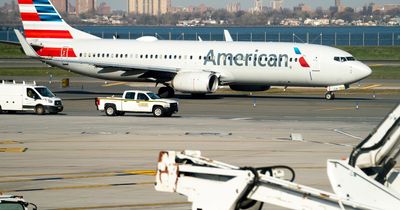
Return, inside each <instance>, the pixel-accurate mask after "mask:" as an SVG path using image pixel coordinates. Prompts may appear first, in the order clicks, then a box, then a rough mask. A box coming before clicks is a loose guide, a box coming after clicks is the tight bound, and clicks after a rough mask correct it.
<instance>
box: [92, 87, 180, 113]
mask: <svg viewBox="0 0 400 210" xmlns="http://www.w3.org/2000/svg"><path fill="white" fill-rule="evenodd" d="M95 102H96V107H97V110H99V111H104V112H105V113H106V115H107V116H122V115H124V114H125V113H127V112H132V113H153V115H154V116H155V117H170V116H172V114H174V113H176V112H178V102H177V101H175V100H172V99H161V98H160V97H159V96H158V95H157V94H155V93H152V92H149V91H139V90H128V91H125V92H124V94H123V96H122V98H118V97H105V98H101V97H99V98H96V101H95Z"/></svg>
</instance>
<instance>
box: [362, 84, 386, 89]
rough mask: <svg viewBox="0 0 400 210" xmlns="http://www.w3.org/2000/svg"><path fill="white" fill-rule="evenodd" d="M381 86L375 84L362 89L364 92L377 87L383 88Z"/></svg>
mask: <svg viewBox="0 0 400 210" xmlns="http://www.w3.org/2000/svg"><path fill="white" fill-rule="evenodd" d="M381 86H382V85H381V84H373V85H368V86H366V87H362V88H361V89H362V90H368V89H372V88H376V87H381Z"/></svg>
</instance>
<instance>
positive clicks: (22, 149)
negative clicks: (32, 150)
mask: <svg viewBox="0 0 400 210" xmlns="http://www.w3.org/2000/svg"><path fill="white" fill-rule="evenodd" d="M26 150H28V148H26V147H16V148H0V152H7V153H22V152H26Z"/></svg>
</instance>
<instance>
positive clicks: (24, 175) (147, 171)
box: [0, 170, 156, 178]
mask: <svg viewBox="0 0 400 210" xmlns="http://www.w3.org/2000/svg"><path fill="white" fill-rule="evenodd" d="M124 173H129V174H137V175H155V174H156V171H155V170H121V171H108V172H107V171H106V172H104V171H103V172H78V173H55V174H18V175H2V176H0V178H7V177H41V176H74V175H98V174H124Z"/></svg>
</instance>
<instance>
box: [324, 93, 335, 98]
mask: <svg viewBox="0 0 400 210" xmlns="http://www.w3.org/2000/svg"><path fill="white" fill-rule="evenodd" d="M325 99H326V100H333V99H335V92H332V91H329V92H327V93H326V94H325Z"/></svg>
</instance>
